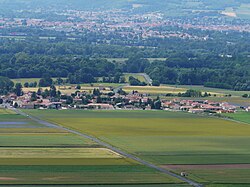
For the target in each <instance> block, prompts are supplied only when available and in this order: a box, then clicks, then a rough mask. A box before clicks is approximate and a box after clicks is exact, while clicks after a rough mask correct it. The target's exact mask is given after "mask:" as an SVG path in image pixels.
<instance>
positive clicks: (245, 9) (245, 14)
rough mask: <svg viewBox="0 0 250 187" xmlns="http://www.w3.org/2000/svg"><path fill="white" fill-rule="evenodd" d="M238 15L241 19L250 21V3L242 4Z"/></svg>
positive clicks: (237, 11)
mask: <svg viewBox="0 0 250 187" xmlns="http://www.w3.org/2000/svg"><path fill="white" fill-rule="evenodd" d="M236 13H237V15H238V16H239V17H240V18H243V19H250V3H242V4H241V6H240V7H239V8H238V9H237V10H236Z"/></svg>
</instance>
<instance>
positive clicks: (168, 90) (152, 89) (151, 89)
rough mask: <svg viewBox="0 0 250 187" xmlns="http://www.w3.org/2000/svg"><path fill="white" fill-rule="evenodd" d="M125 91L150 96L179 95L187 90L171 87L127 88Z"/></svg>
mask: <svg viewBox="0 0 250 187" xmlns="http://www.w3.org/2000/svg"><path fill="white" fill-rule="evenodd" d="M123 90H124V91H126V92H132V91H133V90H134V91H138V92H139V93H149V94H167V93H172V94H178V93H179V92H180V93H184V92H185V91H186V90H187V89H185V88H175V87H171V86H159V87H157V86H125V87H124V89H123Z"/></svg>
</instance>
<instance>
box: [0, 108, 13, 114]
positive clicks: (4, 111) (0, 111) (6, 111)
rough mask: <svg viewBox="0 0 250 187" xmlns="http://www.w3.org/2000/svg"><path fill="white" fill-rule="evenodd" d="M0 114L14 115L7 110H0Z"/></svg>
mask: <svg viewBox="0 0 250 187" xmlns="http://www.w3.org/2000/svg"><path fill="white" fill-rule="evenodd" d="M2 114H15V112H13V111H12V110H8V109H2V108H1V109H0V115H2Z"/></svg>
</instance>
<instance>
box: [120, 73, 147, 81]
mask: <svg viewBox="0 0 250 187" xmlns="http://www.w3.org/2000/svg"><path fill="white" fill-rule="evenodd" d="M130 76H132V77H134V78H136V79H138V80H139V81H141V82H145V83H147V80H146V79H145V77H144V76H142V75H138V74H136V73H128V74H125V80H126V82H129V77H130Z"/></svg>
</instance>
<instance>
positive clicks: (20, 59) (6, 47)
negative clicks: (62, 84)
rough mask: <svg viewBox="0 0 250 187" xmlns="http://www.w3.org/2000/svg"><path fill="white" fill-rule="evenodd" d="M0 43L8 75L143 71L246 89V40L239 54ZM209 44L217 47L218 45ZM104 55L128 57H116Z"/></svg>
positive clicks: (165, 80)
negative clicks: (118, 60)
mask: <svg viewBox="0 0 250 187" xmlns="http://www.w3.org/2000/svg"><path fill="white" fill-rule="evenodd" d="M184 42H185V41H184ZM186 42H187V43H188V41H186ZM1 43H2V45H1V47H0V57H1V58H0V70H1V71H0V76H5V77H9V78H41V77H43V76H44V74H49V75H50V76H51V77H64V78H68V79H67V80H68V82H69V83H74V84H78V83H91V82H96V81H98V78H99V77H104V78H103V79H102V80H103V81H104V82H120V81H121V77H122V73H144V72H145V73H147V74H148V75H149V76H150V77H151V78H152V79H153V81H154V83H155V84H157V83H161V84H185V85H205V86H208V87H216V88H226V89H234V90H250V61H249V56H248V55H246V54H247V51H246V50H248V48H243V46H244V43H243V44H242V45H243V46H242V48H240V47H239V48H237V55H236V54H232V55H231V56H222V55H218V53H213V52H211V53H204V52H200V53H196V54H195V53H193V52H192V51H189V50H178V51H177V50H173V51H172V52H171V51H170V50H166V51H165V49H166V48H158V49H157V50H156V49H154V48H134V47H133V48H131V47H122V46H112V45H111V46H110V45H109V46H105V45H86V44H82V43H77V42H62V41H61V42H55V41H43V42H39V43H38V42H36V41H31V40H30V41H14V40H13V41H12V40H1ZM189 45H192V42H191V43H190V44H189ZM247 46H248V45H247V44H245V47H247ZM213 47H214V49H213V50H214V51H215V48H216V47H219V45H218V46H213ZM177 48H178V46H176V49H177ZM180 48H182V46H180ZM186 48H188V46H186ZM204 48H205V47H204ZM224 50H225V48H224ZM233 50H234V49H233ZM180 51H181V52H180ZM104 57H110V58H114V57H129V59H128V60H126V61H125V62H124V63H118V62H115V61H113V62H111V61H108V60H107V59H105V58H104ZM147 57H166V58H167V60H166V61H154V62H149V60H147V59H146V58H147ZM132 81H133V82H135V80H132ZM138 84H140V83H138Z"/></svg>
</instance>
